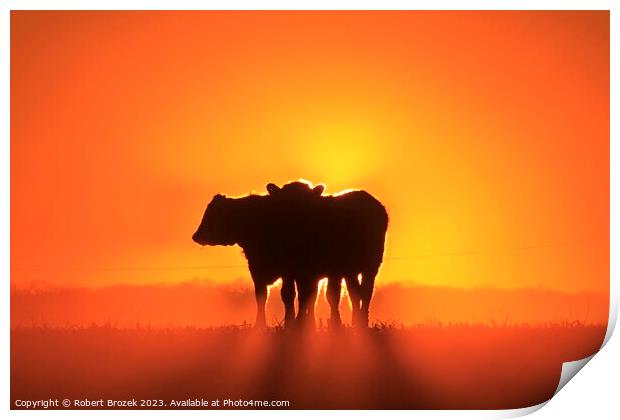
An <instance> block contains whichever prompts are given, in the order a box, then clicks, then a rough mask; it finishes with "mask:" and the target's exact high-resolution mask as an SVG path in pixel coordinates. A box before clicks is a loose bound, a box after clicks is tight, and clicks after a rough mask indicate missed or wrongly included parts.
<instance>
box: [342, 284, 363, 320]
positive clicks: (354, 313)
mask: <svg viewBox="0 0 620 420" xmlns="http://www.w3.org/2000/svg"><path fill="white" fill-rule="evenodd" d="M344 280H345V282H346V284H347V291H348V292H349V300H350V301H351V318H352V319H351V323H352V324H353V325H354V326H357V325H359V323H360V318H361V306H360V298H361V290H360V289H361V288H360V284H359V282H358V281H357V274H350V275H348V276H346V277H345V279H344Z"/></svg>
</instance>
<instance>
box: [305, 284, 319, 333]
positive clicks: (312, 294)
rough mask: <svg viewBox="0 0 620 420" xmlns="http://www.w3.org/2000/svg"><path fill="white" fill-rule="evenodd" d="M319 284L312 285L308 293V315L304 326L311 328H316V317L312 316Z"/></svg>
mask: <svg viewBox="0 0 620 420" xmlns="http://www.w3.org/2000/svg"><path fill="white" fill-rule="evenodd" d="M318 288H319V283H318V282H314V283H312V286H311V289H310V291H309V292H308V293H309V295H308V308H307V311H308V314H307V316H306V324H307V325H308V326H310V327H311V328H315V327H316V316H315V315H314V310H315V309H316V297H317V295H318V291H319V290H318Z"/></svg>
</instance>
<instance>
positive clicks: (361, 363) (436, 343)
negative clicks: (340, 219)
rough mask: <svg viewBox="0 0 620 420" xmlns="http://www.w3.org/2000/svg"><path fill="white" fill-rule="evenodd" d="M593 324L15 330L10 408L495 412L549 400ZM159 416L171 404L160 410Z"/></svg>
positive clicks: (586, 344) (596, 335)
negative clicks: (144, 403) (158, 404)
mask: <svg viewBox="0 0 620 420" xmlns="http://www.w3.org/2000/svg"><path fill="white" fill-rule="evenodd" d="M604 335H605V326H604V325H582V324H580V323H555V324H538V325H531V324H530V325H527V324H522V325H508V324H506V325H495V326H493V325H485V324H454V325H445V324H438V323H436V324H424V325H418V326H413V327H409V328H400V327H396V326H391V325H375V326H374V327H373V328H371V329H369V331H368V332H364V333H362V332H358V331H354V330H351V329H348V328H345V329H343V330H342V331H340V332H339V333H334V332H328V331H324V330H318V331H315V332H313V333H305V334H301V333H299V332H297V333H296V332H290V331H283V330H281V329H279V328H275V329H270V330H267V331H262V332H261V331H255V330H253V329H252V328H250V327H221V328H195V327H187V328H148V327H135V328H116V327H114V326H112V325H103V326H95V325H93V326H90V327H84V328H44V327H20V328H13V329H12V331H11V401H12V405H13V407H14V408H15V404H14V403H15V400H16V399H33V400H34V399H48V398H59V399H61V400H62V399H64V398H69V399H72V400H73V399H80V398H90V399H100V398H102V399H104V400H105V399H130V398H135V399H138V400H140V399H162V400H164V403H166V404H169V402H170V401H171V400H172V399H176V400H185V399H188V398H199V399H210V400H212V399H232V400H236V399H244V400H288V401H290V407H289V408H292V409H304V408H308V409H327V408H334V409H346V408H350V409H356V408H360V409H361V408H374V409H399V408H400V409H439V408H444V409H467V408H471V409H500V408H519V407H525V406H531V405H534V404H538V403H540V402H543V401H545V400H547V399H549V398H550V397H551V396H552V395H553V392H554V391H555V389H556V387H557V384H558V381H559V378H560V371H561V365H562V362H565V361H571V360H576V359H580V358H583V357H586V356H588V355H591V354H593V353H595V352H596V351H597V350H598V348H599V347H600V345H601V343H602V340H603V337H604ZM164 408H170V407H164Z"/></svg>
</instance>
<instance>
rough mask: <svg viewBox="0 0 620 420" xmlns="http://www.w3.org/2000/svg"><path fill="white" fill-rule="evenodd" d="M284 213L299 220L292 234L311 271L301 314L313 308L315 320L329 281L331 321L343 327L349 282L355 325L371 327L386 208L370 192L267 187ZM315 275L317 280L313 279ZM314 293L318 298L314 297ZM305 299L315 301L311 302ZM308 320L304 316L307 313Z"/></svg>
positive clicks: (300, 185)
mask: <svg viewBox="0 0 620 420" xmlns="http://www.w3.org/2000/svg"><path fill="white" fill-rule="evenodd" d="M267 190H268V191H269V194H270V196H271V197H272V198H273V199H274V201H275V202H276V203H277V207H278V209H280V210H279V211H287V212H290V213H293V214H296V215H298V216H297V218H296V219H295V220H291V219H290V216H287V217H288V218H289V220H291V221H292V222H293V223H292V225H293V231H292V232H291V235H292V237H293V238H295V239H288V240H289V241H291V240H292V241H294V244H295V249H296V250H297V251H300V252H302V253H303V254H302V255H303V256H302V257H301V258H299V259H298V262H300V263H302V264H303V265H304V267H307V269H305V270H302V272H303V273H304V275H306V277H304V278H302V281H303V282H304V284H301V285H300V284H299V282H298V285H297V288H298V290H300V291H301V290H302V288H304V287H305V288H308V289H309V291H308V292H307V293H306V294H305V295H302V293H301V292H300V296H299V300H300V302H299V307H300V312H301V310H302V308H307V310H308V313H307V317H309V318H311V317H313V309H314V301H315V296H316V290H317V285H318V280H319V279H320V278H323V277H327V278H328V283H327V300H328V302H329V305H330V308H331V319H330V322H331V324H332V325H333V326H338V325H340V322H341V321H340V312H339V309H338V306H339V303H340V293H341V281H342V279H344V280H345V282H346V285H347V290H348V292H349V298H350V300H351V307H352V312H353V324H354V325H361V326H365V325H368V310H369V306H370V300H371V298H372V293H373V289H374V282H375V277H376V275H377V272H378V270H379V267H380V265H381V262H382V259H383V251H384V245H385V234H386V230H387V224H388V216H387V212H386V210H385V208H384V207H383V205H382V204H381V203H380V202H379V201H377V200H376V199H375V198H374V197H373V196H371V195H370V194H368V193H367V192H366V191H350V192H347V193H343V194H339V195H333V196H320V195H319V194H316V192H315V191H313V190H310V188H308V187H307V184H305V183H302V182H291V183H289V184H286V185H284V186H283V187H282V188H278V187H277V186H276V185H274V184H269V185H267ZM307 276H311V278H309V277H307ZM311 291H312V292H314V293H311ZM304 298H307V299H309V301H308V302H305V301H304ZM302 316H303V314H302Z"/></svg>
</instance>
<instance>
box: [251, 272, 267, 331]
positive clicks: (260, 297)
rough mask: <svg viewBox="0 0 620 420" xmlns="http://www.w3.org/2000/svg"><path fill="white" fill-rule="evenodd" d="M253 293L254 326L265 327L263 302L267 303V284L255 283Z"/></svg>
mask: <svg viewBox="0 0 620 420" xmlns="http://www.w3.org/2000/svg"><path fill="white" fill-rule="evenodd" d="M254 294H255V296H256V324H255V325H256V328H266V327H267V319H266V318H265V304H266V303H267V285H266V284H265V283H260V284H259V283H255V284H254Z"/></svg>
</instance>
